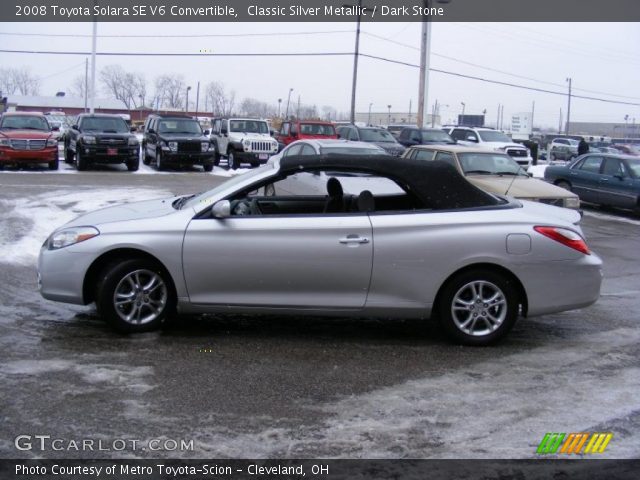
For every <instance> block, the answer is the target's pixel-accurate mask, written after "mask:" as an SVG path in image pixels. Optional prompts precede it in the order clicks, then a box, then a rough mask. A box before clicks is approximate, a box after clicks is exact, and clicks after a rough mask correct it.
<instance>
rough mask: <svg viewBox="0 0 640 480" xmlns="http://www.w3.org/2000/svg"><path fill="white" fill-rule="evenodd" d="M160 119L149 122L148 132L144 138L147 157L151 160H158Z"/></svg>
mask: <svg viewBox="0 0 640 480" xmlns="http://www.w3.org/2000/svg"><path fill="white" fill-rule="evenodd" d="M157 129H158V119H157V118H154V119H152V120H151V121H150V122H149V125H148V126H147V131H146V132H145V134H144V136H145V138H146V143H145V148H146V152H147V156H148V157H151V158H156V152H157V147H158V131H157Z"/></svg>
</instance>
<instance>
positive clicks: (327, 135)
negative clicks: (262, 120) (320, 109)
mask: <svg viewBox="0 0 640 480" xmlns="http://www.w3.org/2000/svg"><path fill="white" fill-rule="evenodd" d="M276 138H277V140H278V141H279V142H280V143H282V144H283V145H284V146H286V145H289V144H290V143H291V142H295V141H296V140H303V139H307V138H317V139H336V138H338V134H337V133H336V128H335V126H334V125H333V123H331V122H322V121H320V120H297V121H286V122H282V125H281V126H280V130H279V132H278V134H277V135H276Z"/></svg>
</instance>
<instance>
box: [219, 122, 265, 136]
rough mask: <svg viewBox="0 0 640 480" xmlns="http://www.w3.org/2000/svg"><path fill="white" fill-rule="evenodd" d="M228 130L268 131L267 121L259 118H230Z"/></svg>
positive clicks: (245, 131)
mask: <svg viewBox="0 0 640 480" xmlns="http://www.w3.org/2000/svg"><path fill="white" fill-rule="evenodd" d="M229 131H231V132H243V133H269V126H268V125H267V122H261V121H259V120H230V121H229Z"/></svg>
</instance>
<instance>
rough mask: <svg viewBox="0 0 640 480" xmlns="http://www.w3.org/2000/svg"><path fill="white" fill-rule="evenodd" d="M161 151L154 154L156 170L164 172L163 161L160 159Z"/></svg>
mask: <svg viewBox="0 0 640 480" xmlns="http://www.w3.org/2000/svg"><path fill="white" fill-rule="evenodd" d="M162 157H163V155H162V150H158V151H157V152H156V170H158V171H161V170H164V159H163V158H162Z"/></svg>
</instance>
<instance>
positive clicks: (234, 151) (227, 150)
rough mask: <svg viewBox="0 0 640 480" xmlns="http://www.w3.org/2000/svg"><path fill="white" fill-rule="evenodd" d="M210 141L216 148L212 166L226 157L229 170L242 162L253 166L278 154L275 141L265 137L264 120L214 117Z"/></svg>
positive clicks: (266, 126) (265, 125) (265, 161)
mask: <svg viewBox="0 0 640 480" xmlns="http://www.w3.org/2000/svg"><path fill="white" fill-rule="evenodd" d="M211 138H212V140H213V142H214V144H215V149H216V160H215V162H216V165H217V164H218V163H219V162H220V156H221V155H226V156H227V160H228V165H229V168H231V169H236V168H238V167H239V166H240V164H241V163H242V162H246V163H250V164H251V166H252V167H257V166H258V165H260V164H262V163H267V161H268V160H269V158H270V157H271V156H272V155H275V154H276V153H278V142H277V141H276V140H275V139H274V138H272V137H271V136H270V135H269V125H268V124H267V122H266V121H265V120H259V119H255V118H215V119H214V120H213V129H212V132H211Z"/></svg>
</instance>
